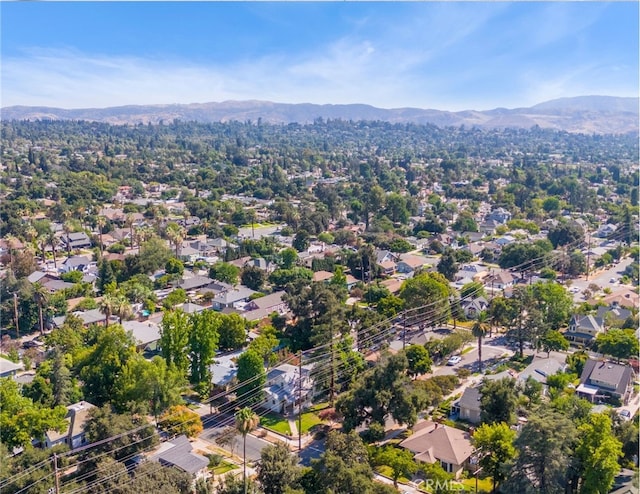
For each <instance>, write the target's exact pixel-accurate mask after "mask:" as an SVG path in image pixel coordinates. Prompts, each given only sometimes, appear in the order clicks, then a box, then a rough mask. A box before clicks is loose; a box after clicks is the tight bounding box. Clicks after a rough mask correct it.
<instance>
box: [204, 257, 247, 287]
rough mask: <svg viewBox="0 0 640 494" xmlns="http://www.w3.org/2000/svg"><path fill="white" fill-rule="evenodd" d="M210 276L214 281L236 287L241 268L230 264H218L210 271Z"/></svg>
mask: <svg viewBox="0 0 640 494" xmlns="http://www.w3.org/2000/svg"><path fill="white" fill-rule="evenodd" d="M209 276H210V277H211V278H213V279H214V280H218V281H221V282H223V283H228V284H230V285H235V284H236V283H238V279H239V277H240V268H239V267H237V266H234V265H233V264H229V263H228V262H217V263H215V264H214V265H213V266H211V268H210V269H209Z"/></svg>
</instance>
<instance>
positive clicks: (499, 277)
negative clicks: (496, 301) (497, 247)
mask: <svg viewBox="0 0 640 494" xmlns="http://www.w3.org/2000/svg"><path fill="white" fill-rule="evenodd" d="M483 281H484V286H485V287H489V288H490V289H491V291H495V290H504V289H506V288H510V287H512V286H513V284H514V282H515V280H514V278H513V275H512V274H511V273H510V272H509V271H504V270H500V271H494V272H492V273H490V274H489V276H487V277H486V278H484V280H483Z"/></svg>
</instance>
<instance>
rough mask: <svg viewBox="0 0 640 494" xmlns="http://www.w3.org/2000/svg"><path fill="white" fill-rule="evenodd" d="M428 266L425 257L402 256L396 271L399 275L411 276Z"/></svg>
mask: <svg viewBox="0 0 640 494" xmlns="http://www.w3.org/2000/svg"><path fill="white" fill-rule="evenodd" d="M427 265H428V263H427V260H426V259H425V258H424V257H420V256H414V255H411V254H402V256H400V260H399V261H398V262H397V264H396V271H398V273H403V274H409V273H413V272H414V271H416V270H417V269H419V268H422V267H424V266H427Z"/></svg>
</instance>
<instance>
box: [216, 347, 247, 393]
mask: <svg viewBox="0 0 640 494" xmlns="http://www.w3.org/2000/svg"><path fill="white" fill-rule="evenodd" d="M244 351H245V350H244V349H242V350H236V351H233V352H229V353H225V354H220V355H216V357H215V361H214V363H213V364H211V365H210V366H209V372H211V384H212V385H213V389H214V391H219V392H226V391H228V389H229V387H230V386H231V384H232V383H233V380H234V379H235V377H236V374H237V373H238V367H237V365H236V361H237V360H238V357H239V356H240V355H242V353H244Z"/></svg>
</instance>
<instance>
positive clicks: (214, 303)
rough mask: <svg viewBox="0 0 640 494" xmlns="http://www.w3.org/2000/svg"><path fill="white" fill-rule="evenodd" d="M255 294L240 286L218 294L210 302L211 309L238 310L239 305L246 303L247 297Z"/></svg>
mask: <svg viewBox="0 0 640 494" xmlns="http://www.w3.org/2000/svg"><path fill="white" fill-rule="evenodd" d="M254 293H256V292H255V291H254V290H251V289H250V288H247V287H246V286H243V285H240V286H238V287H237V288H233V289H232V290H228V291H225V292H222V293H219V294H218V295H216V296H215V297H214V298H213V299H212V300H211V307H212V308H213V309H214V310H219V311H221V310H224V309H234V308H235V309H239V308H242V307H241V305H242V304H244V303H245V302H248V300H249V297H250V296H251V295H253V294H254Z"/></svg>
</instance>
